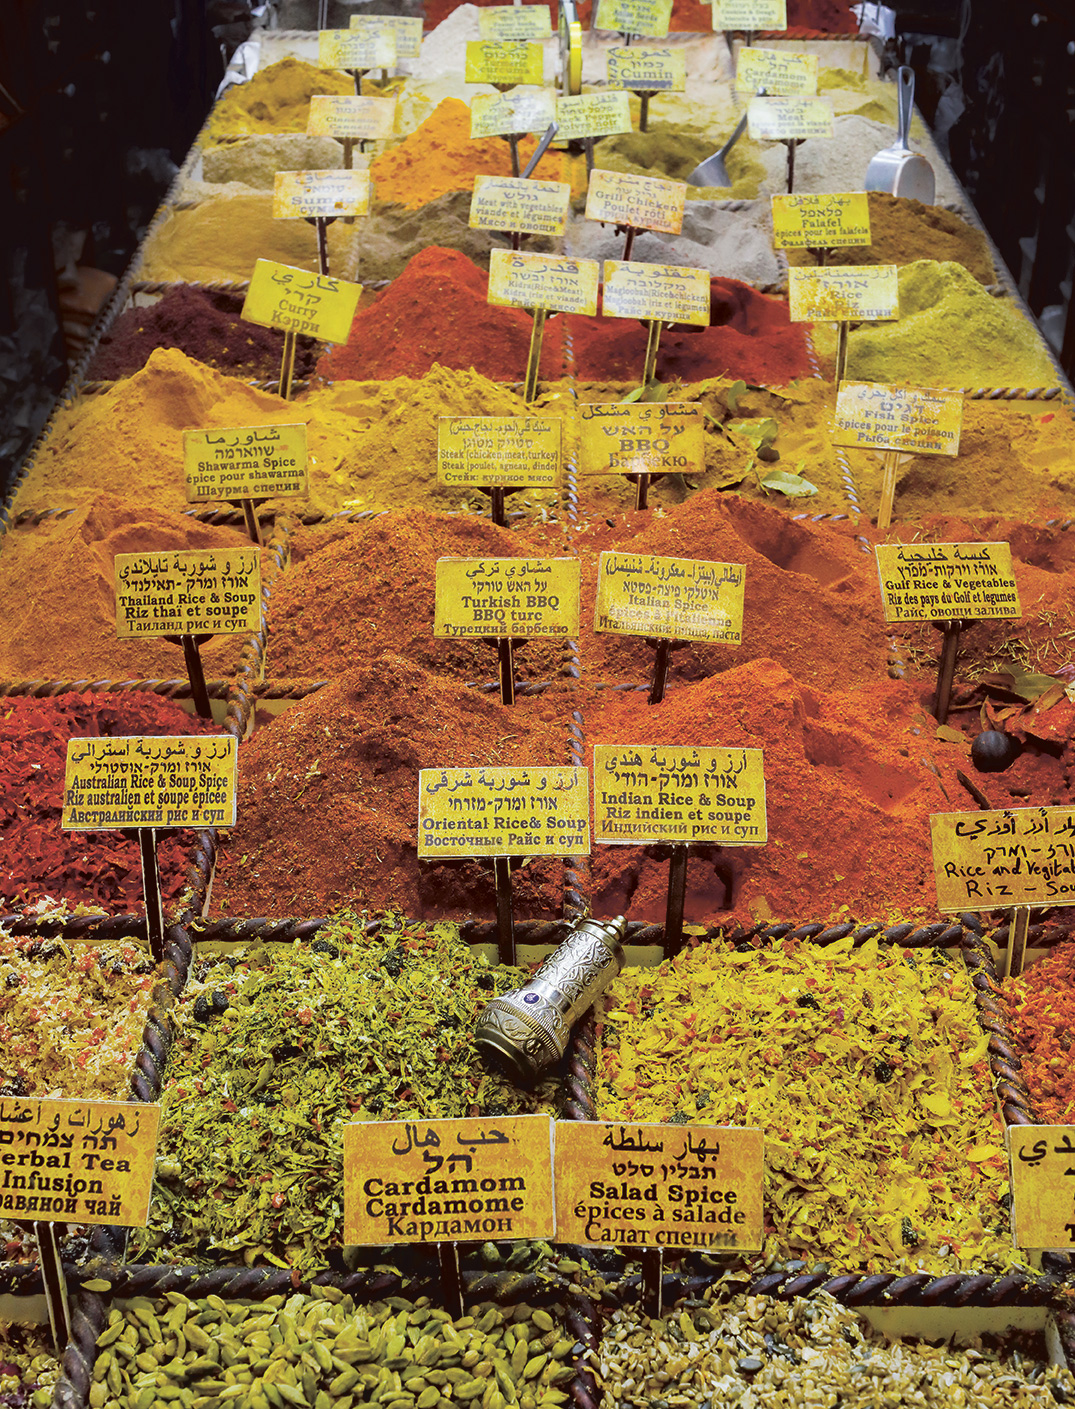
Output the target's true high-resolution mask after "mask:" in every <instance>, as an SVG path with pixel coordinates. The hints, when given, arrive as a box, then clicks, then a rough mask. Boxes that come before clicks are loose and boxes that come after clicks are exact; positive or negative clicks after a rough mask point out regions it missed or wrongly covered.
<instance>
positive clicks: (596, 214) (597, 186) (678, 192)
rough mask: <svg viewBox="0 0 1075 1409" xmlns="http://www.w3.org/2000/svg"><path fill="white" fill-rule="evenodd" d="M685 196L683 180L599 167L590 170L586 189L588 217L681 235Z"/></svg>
mask: <svg viewBox="0 0 1075 1409" xmlns="http://www.w3.org/2000/svg"><path fill="white" fill-rule="evenodd" d="M686 200H687V187H686V183H685V182H683V181H658V180H656V179H655V178H654V177H651V176H634V175H632V174H631V173H630V172H626V171H603V170H602V169H601V168H600V167H596V168H595V169H594V170H593V171H591V172H590V184H589V187H588V189H587V192H586V219H587V220H600V221H602V222H603V223H605V224H609V225H629V226H631V227H632V228H634V229H635V230H657V231H659V232H661V233H662V234H665V235H678V234H679V232H680V231H681V230H682V229H683V208H684V205H685V204H686Z"/></svg>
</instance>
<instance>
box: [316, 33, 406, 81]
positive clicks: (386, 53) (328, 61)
mask: <svg viewBox="0 0 1075 1409" xmlns="http://www.w3.org/2000/svg"><path fill="white" fill-rule="evenodd" d="M317 63H318V67H320V68H342V69H350V70H351V71H352V72H354V71H356V70H357V71H360V72H363V73H364V72H366V71H367V70H368V69H371V68H394V67H395V63H396V36H395V33H394V31H393V30H391V29H383V28H378V29H376V30H364V29H322V30H320V31H319V32H318V35H317Z"/></svg>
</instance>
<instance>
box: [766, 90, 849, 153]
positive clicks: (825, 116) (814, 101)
mask: <svg viewBox="0 0 1075 1409" xmlns="http://www.w3.org/2000/svg"><path fill="white" fill-rule="evenodd" d="M834 130H835V129H834V118H833V110H832V100H831V99H830V98H811V97H803V98H760V97H758V98H751V100H750V103H749V105H748V106H747V131H748V132H749V133H750V136H751V137H752V138H753V139H754V140H755V141H756V142H788V141H803V140H804V139H805V138H807V137H831V136H832V135H833V132H834Z"/></svg>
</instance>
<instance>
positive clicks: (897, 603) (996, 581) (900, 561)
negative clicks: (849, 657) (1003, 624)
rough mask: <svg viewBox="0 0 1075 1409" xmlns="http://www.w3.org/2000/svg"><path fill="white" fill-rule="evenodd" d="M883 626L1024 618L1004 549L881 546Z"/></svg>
mask: <svg viewBox="0 0 1075 1409" xmlns="http://www.w3.org/2000/svg"><path fill="white" fill-rule="evenodd" d="M874 551H875V552H876V554H877V572H878V576H879V577H880V579H881V598H882V601H883V602H884V608H885V620H886V621H930V620H933V619H934V618H941V619H945V618H947V619H953V618H965V619H967V620H970V619H972V618H973V619H974V620H975V621H978V620H981V619H982V618H984V617H994V618H999V619H1001V620H1010V619H1013V618H1016V617H1020V616H1022V614H1023V613H1022V607H1021V606H1020V603H1019V588H1018V584H1017V583H1016V580H1015V574H1014V571H1013V569H1012V550H1011V547H1010V545H1009V544H1007V543H879V544H878V545H877V547H876V548H875V550H874Z"/></svg>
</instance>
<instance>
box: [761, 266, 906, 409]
mask: <svg viewBox="0 0 1075 1409" xmlns="http://www.w3.org/2000/svg"><path fill="white" fill-rule="evenodd" d="M788 316H789V318H790V319H791V321H792V322H793V323H881V322H890V321H892V320H893V319H896V318H898V317H899V316H900V298H899V285H898V282H897V277H896V266H895V265H894V264H875V265H870V266H866V265H862V264H860V265H845V266H844V267H843V268H839V269H789V270H788ZM886 389H887V388H886Z"/></svg>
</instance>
